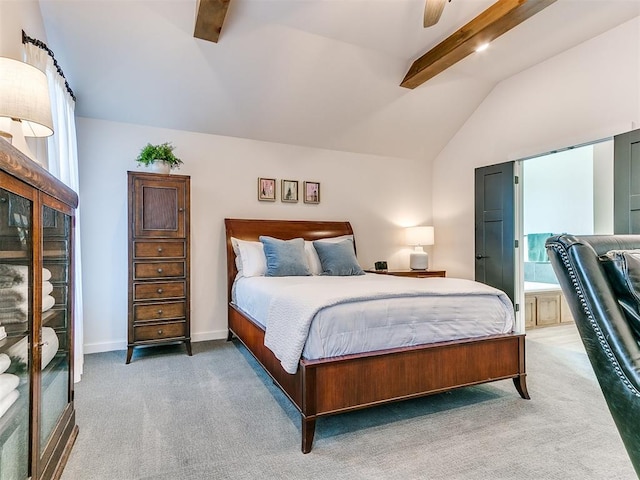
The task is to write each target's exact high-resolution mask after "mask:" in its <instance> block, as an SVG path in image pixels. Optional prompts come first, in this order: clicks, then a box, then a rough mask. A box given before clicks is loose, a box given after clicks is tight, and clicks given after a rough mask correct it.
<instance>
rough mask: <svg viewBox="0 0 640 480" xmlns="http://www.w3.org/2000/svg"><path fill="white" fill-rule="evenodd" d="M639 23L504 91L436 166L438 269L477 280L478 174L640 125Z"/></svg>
mask: <svg viewBox="0 0 640 480" xmlns="http://www.w3.org/2000/svg"><path fill="white" fill-rule="evenodd" d="M639 85H640V18H636V19H634V20H632V21H629V22H627V23H625V24H622V25H620V26H619V27H617V28H615V29H612V30H610V31H608V32H606V33H604V34H603V35H600V36H599V37H596V38H594V39H591V40H589V41H587V42H585V43H583V44H581V45H578V46H577V47H575V48H573V49H570V50H568V51H566V52H564V53H562V54H560V55H558V56H556V57H554V58H551V59H549V60H547V61H545V62H543V63H541V64H538V65H536V66H535V67H532V68H530V69H528V70H526V71H524V72H521V73H520V74H518V75H515V76H513V77H511V78H509V79H507V80H504V81H503V82H501V83H500V84H498V85H497V86H496V87H495V88H494V90H493V91H492V92H491V93H490V94H489V95H488V96H487V98H486V99H485V101H484V102H483V103H482V104H481V105H480V106H479V107H478V109H477V110H476V111H475V112H474V114H473V115H472V116H471V117H470V118H469V120H468V121H467V122H466V123H465V125H464V126H463V127H462V128H461V129H460V131H459V132H458V133H457V134H456V135H455V136H454V138H452V140H451V141H450V142H449V144H448V145H447V146H446V147H445V148H444V149H443V151H442V152H441V153H440V155H438V157H437V159H436V160H435V162H434V166H433V215H434V225H435V227H436V232H438V241H437V243H436V245H435V259H436V263H437V265H434V267H441V268H446V269H447V271H448V275H451V276H461V277H465V278H473V276H474V256H473V255H474V183H473V181H474V169H475V168H476V167H479V166H485V165H491V164H495V163H501V162H505V161H509V160H516V159H519V158H525V157H529V156H533V155H535V154H540V153H544V152H548V151H551V150H555V149H558V148H562V147H568V146H571V145H577V144H582V143H587V142H589V141H593V140H597V139H601V138H606V137H609V136H612V135H614V134H618V133H622V132H625V131H629V130H632V129H633V128H634V127H635V128H637V126H638V125H640V88H639Z"/></svg>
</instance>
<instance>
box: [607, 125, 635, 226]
mask: <svg viewBox="0 0 640 480" xmlns="http://www.w3.org/2000/svg"><path fill="white" fill-rule="evenodd" d="M613 232H614V233H640V130H634V131H632V132H627V133H623V134H622V135H616V136H615V137H613Z"/></svg>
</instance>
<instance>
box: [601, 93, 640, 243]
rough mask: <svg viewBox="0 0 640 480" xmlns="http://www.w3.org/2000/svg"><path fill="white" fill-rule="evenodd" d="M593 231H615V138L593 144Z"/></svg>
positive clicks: (604, 232) (602, 232)
mask: <svg viewBox="0 0 640 480" xmlns="http://www.w3.org/2000/svg"><path fill="white" fill-rule="evenodd" d="M638 88H640V86H639V87H638ZM593 233H595V234H599V235H607V234H609V235H610V234H612V233H613V140H609V141H606V142H600V143H596V144H595V145H594V146H593Z"/></svg>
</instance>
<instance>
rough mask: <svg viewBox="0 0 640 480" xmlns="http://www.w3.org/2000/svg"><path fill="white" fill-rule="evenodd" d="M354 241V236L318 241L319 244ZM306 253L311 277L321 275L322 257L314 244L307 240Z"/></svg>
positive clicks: (305, 243)
mask: <svg viewBox="0 0 640 480" xmlns="http://www.w3.org/2000/svg"><path fill="white" fill-rule="evenodd" d="M347 239H349V240H353V235H340V236H339V237H329V238H321V239H319V240H316V241H318V242H327V243H338V242H341V241H342V240H347ZM304 251H305V253H306V254H307V263H309V271H310V272H311V275H320V274H321V273H322V264H321V263H320V257H318V252H316V249H315V247H314V246H313V242H310V241H308V240H305V242H304Z"/></svg>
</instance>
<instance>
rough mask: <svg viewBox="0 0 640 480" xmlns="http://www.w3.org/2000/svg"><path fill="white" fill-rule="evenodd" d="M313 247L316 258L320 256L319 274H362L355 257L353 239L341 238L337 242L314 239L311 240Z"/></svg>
mask: <svg viewBox="0 0 640 480" xmlns="http://www.w3.org/2000/svg"><path fill="white" fill-rule="evenodd" d="M313 247H314V248H315V249H316V252H317V253H318V258H320V265H322V273H321V275H332V276H349V275H364V271H363V270H362V268H361V267H360V264H358V259H357V258H356V252H355V248H354V247H353V240H350V239H349V240H343V241H341V242H337V243H327V242H322V241H315V242H313Z"/></svg>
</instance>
